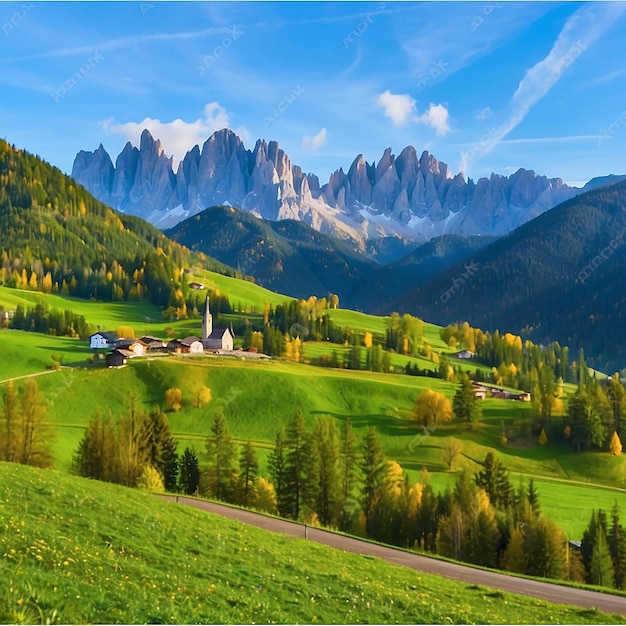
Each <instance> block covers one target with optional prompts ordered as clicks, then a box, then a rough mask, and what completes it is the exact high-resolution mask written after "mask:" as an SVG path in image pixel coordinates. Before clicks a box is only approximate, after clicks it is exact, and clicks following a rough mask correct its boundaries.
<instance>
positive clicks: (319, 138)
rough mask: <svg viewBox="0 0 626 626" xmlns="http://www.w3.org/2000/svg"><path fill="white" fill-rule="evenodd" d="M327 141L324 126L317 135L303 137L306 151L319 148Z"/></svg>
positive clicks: (303, 146)
mask: <svg viewBox="0 0 626 626" xmlns="http://www.w3.org/2000/svg"><path fill="white" fill-rule="evenodd" d="M325 143H326V128H322V130H320V132H319V133H317V135H313V137H311V135H305V136H304V137H302V149H303V150H305V151H306V152H313V151H315V150H318V149H319V148H321V147H322V146H323V145H324V144H325Z"/></svg>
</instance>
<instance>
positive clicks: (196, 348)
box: [167, 336, 204, 354]
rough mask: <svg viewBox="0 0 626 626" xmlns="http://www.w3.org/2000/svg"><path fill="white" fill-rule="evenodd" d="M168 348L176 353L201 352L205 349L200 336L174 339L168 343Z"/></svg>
mask: <svg viewBox="0 0 626 626" xmlns="http://www.w3.org/2000/svg"><path fill="white" fill-rule="evenodd" d="M167 349H168V350H169V351H170V352H175V353H176V354H200V353H202V352H203V351H204V346H203V345H202V339H200V337H194V336H191V337H185V338H184V339H173V340H172V341H170V342H169V343H168V344H167Z"/></svg>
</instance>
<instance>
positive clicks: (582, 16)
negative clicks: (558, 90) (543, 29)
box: [461, 2, 626, 172]
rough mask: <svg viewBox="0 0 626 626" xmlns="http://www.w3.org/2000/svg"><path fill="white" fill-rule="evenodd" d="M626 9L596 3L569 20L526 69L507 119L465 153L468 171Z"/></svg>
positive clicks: (464, 167) (463, 163)
mask: <svg viewBox="0 0 626 626" xmlns="http://www.w3.org/2000/svg"><path fill="white" fill-rule="evenodd" d="M625 10H626V4H624V3H612V2H611V3H602V2H600V3H594V4H592V5H590V6H587V5H585V6H583V7H582V8H580V9H578V11H576V12H575V13H574V14H573V15H572V16H571V17H570V18H569V19H568V20H567V22H566V23H565V25H564V26H563V28H562V30H561V32H560V33H559V36H558V37H557V39H556V41H555V43H554V45H553V46H552V49H551V50H550V52H549V53H548V55H547V56H546V57H545V58H543V59H542V60H541V61H539V62H538V63H536V64H535V65H534V66H533V67H532V68H531V69H529V70H528V71H527V72H526V75H525V76H524V78H523V79H522V80H521V81H520V82H519V85H518V87H517V90H516V91H515V93H514V94H513V96H512V97H511V100H510V101H509V103H508V105H507V107H506V110H505V117H506V120H505V121H504V122H502V123H501V124H500V125H499V126H497V127H495V128H492V129H490V130H489V132H488V133H486V134H485V135H484V136H483V137H482V138H481V140H480V141H479V142H478V143H476V144H474V146H473V147H472V149H471V150H470V151H469V152H466V153H462V155H461V170H462V171H464V172H467V170H468V168H469V167H471V163H472V161H473V160H475V159H478V158H480V157H481V156H483V155H485V154H488V153H489V152H491V151H492V150H493V149H494V148H495V147H496V146H497V145H499V144H500V143H501V142H502V140H503V139H504V138H505V137H506V136H507V135H508V134H509V133H510V132H511V131H512V130H513V129H514V128H516V127H517V126H518V125H519V124H520V123H521V122H522V121H523V120H524V118H525V117H526V115H527V114H528V113H529V111H530V110H531V109H532V108H533V107H534V106H535V104H537V103H538V102H539V101H540V100H541V99H542V98H543V97H544V96H545V95H546V94H547V93H548V92H549V91H550V90H551V89H552V88H553V87H554V85H556V83H557V82H558V81H559V79H560V78H561V76H562V75H563V73H564V72H565V70H566V69H567V68H568V67H570V66H571V65H572V64H573V63H574V62H575V61H576V59H577V58H578V57H579V56H580V55H581V54H583V53H584V51H585V50H586V49H587V48H588V47H589V46H590V45H592V44H593V43H594V42H595V41H596V40H597V39H598V38H599V37H600V35H602V33H604V32H605V31H606V30H607V29H608V28H609V27H610V26H611V25H612V24H613V23H614V22H615V21H616V20H617V19H618V18H619V17H620V16H621V15H622V14H623V13H624V11H625Z"/></svg>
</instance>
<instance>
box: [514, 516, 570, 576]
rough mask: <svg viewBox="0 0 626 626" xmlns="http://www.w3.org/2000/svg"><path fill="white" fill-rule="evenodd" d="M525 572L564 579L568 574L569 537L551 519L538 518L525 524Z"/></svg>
mask: <svg viewBox="0 0 626 626" xmlns="http://www.w3.org/2000/svg"><path fill="white" fill-rule="evenodd" d="M522 530H523V533H524V553H525V555H526V559H525V560H526V562H525V567H524V572H525V573H526V574H528V575H530V576H541V577H543V578H554V579H563V578H565V577H566V576H567V573H568V572H567V558H566V545H567V538H566V537H565V535H564V534H563V532H562V531H561V530H560V529H559V528H558V527H557V526H556V525H555V524H554V523H553V522H552V521H551V520H549V519H546V518H543V517H541V518H537V519H533V520H530V521H528V522H526V523H525V524H524V527H523V529H522Z"/></svg>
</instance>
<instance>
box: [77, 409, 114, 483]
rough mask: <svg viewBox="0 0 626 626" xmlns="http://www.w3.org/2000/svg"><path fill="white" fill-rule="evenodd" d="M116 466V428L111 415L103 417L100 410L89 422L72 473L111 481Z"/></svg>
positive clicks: (97, 410) (79, 445)
mask: <svg viewBox="0 0 626 626" xmlns="http://www.w3.org/2000/svg"><path fill="white" fill-rule="evenodd" d="M116 464H117V449H116V439H115V428H114V427H113V423H112V422H111V415H110V414H108V415H107V416H106V417H103V415H102V413H101V411H100V409H99V408H98V409H96V412H95V413H94V415H93V417H92V418H91V419H90V420H89V425H88V426H87V430H86V431H85V434H84V435H83V438H82V439H81V441H80V443H79V444H78V449H77V450H76V452H75V453H74V458H73V460H72V472H73V473H75V474H77V475H78V476H84V477H85V478H93V479H95V480H103V481H111V480H113V478H114V471H113V468H114V467H115V465H116Z"/></svg>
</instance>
